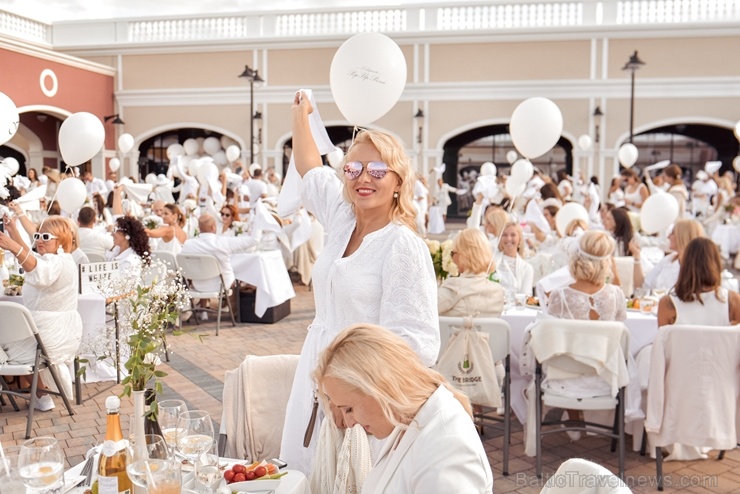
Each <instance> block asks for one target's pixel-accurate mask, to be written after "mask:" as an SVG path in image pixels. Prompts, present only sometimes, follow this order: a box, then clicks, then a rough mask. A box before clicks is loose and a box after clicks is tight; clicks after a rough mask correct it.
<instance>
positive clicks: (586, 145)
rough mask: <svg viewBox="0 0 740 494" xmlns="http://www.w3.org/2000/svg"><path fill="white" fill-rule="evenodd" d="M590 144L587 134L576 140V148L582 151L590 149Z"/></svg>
mask: <svg viewBox="0 0 740 494" xmlns="http://www.w3.org/2000/svg"><path fill="white" fill-rule="evenodd" d="M591 144H592V141H591V136H590V135H588V134H583V135H582V136H581V137H579V138H578V147H579V148H581V150H583V151H586V150H587V149H590V148H591Z"/></svg>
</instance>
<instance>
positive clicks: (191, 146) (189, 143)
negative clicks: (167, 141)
mask: <svg viewBox="0 0 740 494" xmlns="http://www.w3.org/2000/svg"><path fill="white" fill-rule="evenodd" d="M182 146H183V148H184V149H185V154H186V155H188V156H194V155H196V154H198V149H200V144H198V141H196V140H195V139H192V138H191V139H185V142H183V143H182Z"/></svg>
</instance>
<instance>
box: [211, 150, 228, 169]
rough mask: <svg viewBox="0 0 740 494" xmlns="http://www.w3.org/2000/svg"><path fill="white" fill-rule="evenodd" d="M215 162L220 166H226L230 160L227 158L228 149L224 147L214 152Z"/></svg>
mask: <svg viewBox="0 0 740 494" xmlns="http://www.w3.org/2000/svg"><path fill="white" fill-rule="evenodd" d="M213 162H214V163H216V164H217V165H218V166H226V164H227V163H228V162H229V160H228V159H227V158H226V151H224V150H223V149H222V150H220V151H216V152H215V153H214V154H213Z"/></svg>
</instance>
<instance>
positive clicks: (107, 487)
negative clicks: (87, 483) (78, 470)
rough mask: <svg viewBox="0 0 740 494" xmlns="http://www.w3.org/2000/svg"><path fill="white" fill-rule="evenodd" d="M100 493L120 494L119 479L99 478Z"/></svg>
mask: <svg viewBox="0 0 740 494" xmlns="http://www.w3.org/2000/svg"><path fill="white" fill-rule="evenodd" d="M106 442H108V441H106ZM111 442H113V441H111ZM98 493H99V494H118V477H116V476H112V477H103V476H102V475H101V476H98Z"/></svg>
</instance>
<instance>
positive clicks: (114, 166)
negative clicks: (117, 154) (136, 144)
mask: <svg viewBox="0 0 740 494" xmlns="http://www.w3.org/2000/svg"><path fill="white" fill-rule="evenodd" d="M108 168H110V171H112V172H114V171H116V170H118V169H119V168H121V160H119V159H118V158H111V160H110V161H109V162H108Z"/></svg>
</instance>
